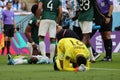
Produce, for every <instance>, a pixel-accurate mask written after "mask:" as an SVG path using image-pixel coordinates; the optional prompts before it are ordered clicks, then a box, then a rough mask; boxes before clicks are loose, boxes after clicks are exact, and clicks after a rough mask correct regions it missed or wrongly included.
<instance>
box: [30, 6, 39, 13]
mask: <svg viewBox="0 0 120 80" xmlns="http://www.w3.org/2000/svg"><path fill="white" fill-rule="evenodd" d="M37 9H38V5H37V4H34V5H33V6H32V8H31V12H32V13H33V14H34V15H36V11H37Z"/></svg>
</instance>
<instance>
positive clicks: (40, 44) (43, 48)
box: [39, 41, 46, 56]
mask: <svg viewBox="0 0 120 80" xmlns="http://www.w3.org/2000/svg"><path fill="white" fill-rule="evenodd" d="M39 46H40V51H41V54H42V56H46V45H45V42H44V41H41V42H39Z"/></svg>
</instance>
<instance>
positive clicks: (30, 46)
mask: <svg viewBox="0 0 120 80" xmlns="http://www.w3.org/2000/svg"><path fill="white" fill-rule="evenodd" d="M27 46H28V48H29V51H30V55H32V52H33V47H32V45H31V43H29V42H27Z"/></svg>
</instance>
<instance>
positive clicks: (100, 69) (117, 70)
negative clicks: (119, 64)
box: [90, 68, 120, 71]
mask: <svg viewBox="0 0 120 80" xmlns="http://www.w3.org/2000/svg"><path fill="white" fill-rule="evenodd" d="M90 69H92V70H106V71H120V69H108V68H90Z"/></svg>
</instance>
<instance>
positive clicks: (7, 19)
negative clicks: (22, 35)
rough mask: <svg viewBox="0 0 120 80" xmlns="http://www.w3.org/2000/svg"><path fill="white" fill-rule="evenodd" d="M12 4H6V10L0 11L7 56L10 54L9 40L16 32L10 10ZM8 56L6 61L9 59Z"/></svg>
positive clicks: (12, 13) (12, 14)
mask: <svg viewBox="0 0 120 80" xmlns="http://www.w3.org/2000/svg"><path fill="white" fill-rule="evenodd" d="M11 7H12V2H9V1H8V2H7V3H6V9H5V10H3V11H2V32H3V33H4V36H5V47H6V48H7V54H9V55H10V54H11V53H10V43H11V42H10V40H11V37H13V36H14V32H16V24H15V21H14V11H12V10H11ZM5 47H3V48H2V53H3V52H4V48H5ZM9 55H8V60H9V59H10V58H9Z"/></svg>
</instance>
